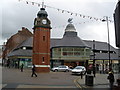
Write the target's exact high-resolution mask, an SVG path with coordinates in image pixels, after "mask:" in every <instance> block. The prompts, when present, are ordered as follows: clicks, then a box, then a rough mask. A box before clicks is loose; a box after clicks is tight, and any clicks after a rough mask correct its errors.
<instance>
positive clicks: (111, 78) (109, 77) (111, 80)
mask: <svg viewBox="0 0 120 90" xmlns="http://www.w3.org/2000/svg"><path fill="white" fill-rule="evenodd" d="M108 74H109V75H108V77H107V79H108V80H109V83H110V90H112V89H113V84H114V81H115V79H114V74H113V71H112V69H110V70H109V73H108Z"/></svg>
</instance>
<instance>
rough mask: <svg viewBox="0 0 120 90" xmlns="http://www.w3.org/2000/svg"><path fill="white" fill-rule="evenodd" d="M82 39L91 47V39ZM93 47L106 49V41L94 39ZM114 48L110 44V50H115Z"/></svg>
mask: <svg viewBox="0 0 120 90" xmlns="http://www.w3.org/2000/svg"><path fill="white" fill-rule="evenodd" d="M83 41H84V42H85V43H86V44H87V45H89V46H90V47H91V48H92V49H93V41H91V40H83ZM95 49H96V50H106V51H108V43H107V42H100V41H95ZM115 50H116V49H115V48H114V47H113V46H111V45H110V51H115Z"/></svg>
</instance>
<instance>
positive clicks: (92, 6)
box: [0, 0, 118, 47]
mask: <svg viewBox="0 0 120 90" xmlns="http://www.w3.org/2000/svg"><path fill="white" fill-rule="evenodd" d="M26 1H30V2H32V1H34V2H37V3H40V4H41V3H42V1H43V0H21V1H20V2H19V1H18V0H2V1H1V2H2V3H1V5H0V27H1V28H0V30H1V32H0V34H1V35H0V36H1V37H0V45H1V44H3V42H4V41H6V40H7V39H8V38H10V36H12V35H14V34H15V33H17V32H18V30H21V28H22V27H26V28H28V29H29V30H30V31H31V32H33V30H32V28H33V24H34V19H35V18H36V17H37V13H38V11H39V10H40V8H41V7H38V6H37V5H32V4H30V3H29V4H26ZM117 1H118V0H44V4H45V5H47V6H52V7H55V8H59V9H62V10H67V11H70V12H73V13H78V14H81V15H85V16H91V17H96V18H104V16H108V17H109V20H112V21H114V20H113V13H114V10H115V7H116V3H117ZM46 11H47V13H48V18H49V19H50V21H51V27H52V29H51V38H62V37H63V34H64V32H65V28H66V26H67V25H68V22H67V21H68V19H69V18H73V24H74V26H75V28H76V31H77V32H78V36H79V37H80V38H81V39H83V40H95V41H102V42H108V38H107V37H108V36H107V35H108V33H107V23H106V22H102V21H99V20H98V21H96V20H93V19H88V18H83V17H80V16H78V15H77V16H76V15H74V14H73V15H71V14H70V13H67V12H65V11H64V12H63V13H62V11H60V10H59V11H58V10H57V9H53V8H48V7H46ZM84 22H85V23H84ZM109 34H110V44H111V45H112V46H114V47H115V30H114V22H109Z"/></svg>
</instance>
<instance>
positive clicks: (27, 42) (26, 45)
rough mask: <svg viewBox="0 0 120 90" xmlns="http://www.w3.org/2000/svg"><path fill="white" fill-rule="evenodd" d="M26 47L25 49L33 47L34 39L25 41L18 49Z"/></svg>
mask: <svg viewBox="0 0 120 90" xmlns="http://www.w3.org/2000/svg"><path fill="white" fill-rule="evenodd" d="M24 46H25V47H33V37H30V38H28V39H27V40H25V41H23V42H22V43H21V44H19V45H18V46H17V47H16V48H20V47H24Z"/></svg>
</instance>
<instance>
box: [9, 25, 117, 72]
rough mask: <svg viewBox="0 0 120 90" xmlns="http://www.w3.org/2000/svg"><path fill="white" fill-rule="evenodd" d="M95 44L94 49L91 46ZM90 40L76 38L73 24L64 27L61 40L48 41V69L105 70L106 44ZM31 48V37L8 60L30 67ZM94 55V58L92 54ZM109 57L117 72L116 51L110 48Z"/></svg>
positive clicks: (106, 62)
mask: <svg viewBox="0 0 120 90" xmlns="http://www.w3.org/2000/svg"><path fill="white" fill-rule="evenodd" d="M94 44H95V48H93V45H94ZM94 44H93V41H90V40H82V39H81V38H80V37H78V36H77V31H76V29H75V27H74V25H73V24H71V23H69V24H68V25H67V26H66V29H65V32H64V35H63V38H59V39H58V38H51V39H50V67H51V68H52V67H54V66H58V65H68V66H73V67H75V66H77V65H84V66H86V67H87V66H88V65H91V64H93V60H95V64H96V66H97V67H99V69H102V70H105V69H107V68H108V65H109V56H108V44H107V43H106V42H99V41H95V42H94ZM32 48H33V37H30V38H28V39H26V40H24V41H23V42H22V43H21V44H19V45H18V46H17V47H16V48H15V49H14V50H13V51H12V52H10V53H9V54H8V58H9V59H10V60H11V61H12V62H17V63H19V66H20V65H21V63H24V65H25V67H31V65H32ZM93 53H95V56H94V54H93ZM110 56H111V60H112V63H113V67H114V69H115V70H116V72H117V69H118V68H117V64H118V51H117V49H115V48H114V47H112V46H110Z"/></svg>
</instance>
